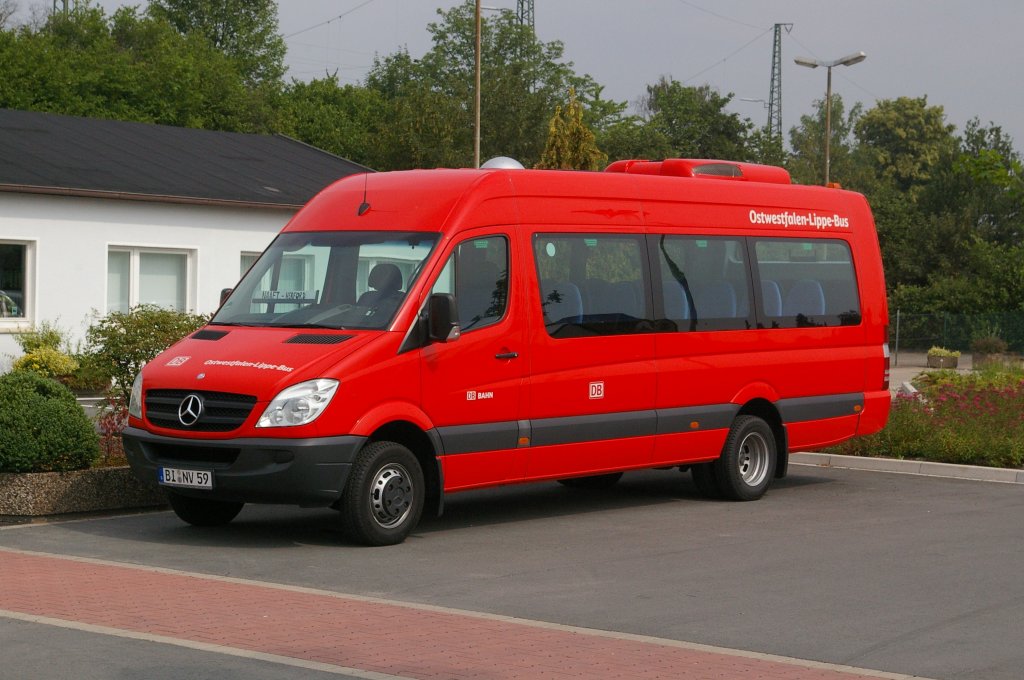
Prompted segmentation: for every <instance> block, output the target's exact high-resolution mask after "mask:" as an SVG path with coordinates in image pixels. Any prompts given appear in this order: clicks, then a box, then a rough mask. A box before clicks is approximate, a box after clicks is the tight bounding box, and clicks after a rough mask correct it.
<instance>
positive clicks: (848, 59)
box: [793, 52, 868, 186]
mask: <svg viewBox="0 0 1024 680" xmlns="http://www.w3.org/2000/svg"><path fill="white" fill-rule="evenodd" d="M867 58H868V55H866V54H864V53H863V52H854V53H853V54H848V55H846V56H845V57H843V58H842V59H835V60H833V61H822V60H820V59H809V58H807V57H797V58H796V59H794V60H793V61H795V62H796V63H797V65H798V66H806V67H807V68H818V67H819V66H824V67H825V68H826V69H827V70H828V86H827V87H826V89H825V186H828V182H829V171H830V169H831V168H830V165H831V158H830V157H829V152H830V150H831V146H832V67H833V66H853V65H854V64H859V63H860V62H862V61H864V60H865V59H867Z"/></svg>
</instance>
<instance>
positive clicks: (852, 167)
mask: <svg viewBox="0 0 1024 680" xmlns="http://www.w3.org/2000/svg"><path fill="white" fill-rule="evenodd" d="M814 108H815V110H814V113H813V114H811V115H803V116H800V125H798V126H797V127H794V128H792V129H790V131H789V144H790V147H792V149H793V151H792V153H791V154H790V156H789V159H788V162H787V163H786V167H787V168H788V169H789V172H790V174H791V175H792V176H793V180H794V181H796V182H798V183H799V184H821V183H822V181H823V180H824V177H825V100H824V99H819V100H817V101H815V102H814ZM862 109H863V107H862V106H861V105H860V104H859V103H858V104H854V105H853V106H852V107H851V108H850V112H849V113H848V114H847V113H846V106H845V104H844V103H843V98H842V97H841V96H840V95H838V94H834V95H832V119H831V123H832V125H831V128H832V134H831V137H832V139H831V143H830V145H829V159H830V163H829V165H830V172H829V175H830V178H831V180H832V181H834V182H838V183H839V184H841V185H842V186H843V187H846V188H851V189H858V190H860V191H865V190H866V189H867V186H865V185H866V183H867V177H866V176H865V174H864V172H863V170H862V168H861V167H859V165H858V161H859V159H857V158H856V157H855V155H854V149H855V148H856V140H855V139H854V138H853V130H854V128H855V127H856V124H857V121H858V120H859V119H860V116H861V112H862Z"/></svg>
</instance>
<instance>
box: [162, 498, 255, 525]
mask: <svg viewBox="0 0 1024 680" xmlns="http://www.w3.org/2000/svg"><path fill="white" fill-rule="evenodd" d="M167 501H168V502H169V503H170V504H171V510H174V514H175V515H177V516H178V518H179V519H181V520H182V521H184V522H188V523H189V524H191V525H192V526H196V527H219V526H222V525H224V524H227V523H228V522H230V521H231V520H233V519H234V518H235V517H237V516H238V513H240V512H241V511H242V506H244V505H245V503H237V502H231V501H218V500H214V499H212V498H197V497H195V496H183V495H182V494H179V493H175V492H173V491H168V492H167Z"/></svg>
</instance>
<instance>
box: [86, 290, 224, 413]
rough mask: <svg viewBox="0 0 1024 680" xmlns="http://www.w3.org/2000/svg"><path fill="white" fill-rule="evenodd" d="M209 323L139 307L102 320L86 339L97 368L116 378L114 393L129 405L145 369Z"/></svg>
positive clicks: (152, 308)
mask: <svg viewBox="0 0 1024 680" xmlns="http://www.w3.org/2000/svg"><path fill="white" fill-rule="evenodd" d="M206 321H207V317H205V316H198V315H195V314H188V313H186V312H177V311H174V310H171V309H163V308H161V307H156V306H153V305H139V306H138V307H135V308H133V309H132V310H131V311H129V312H112V313H110V314H108V315H107V316H105V317H103V318H102V319H99V320H98V321H96V323H94V324H93V325H91V326H90V327H89V329H88V330H87V331H86V339H87V342H88V345H89V351H90V353H91V354H92V355H93V356H94V357H95V359H96V362H97V366H98V367H99V368H100V370H102V371H103V372H105V373H107V374H108V375H110V377H111V378H113V380H114V392H115V393H116V394H118V395H119V396H121V397H123V398H124V401H125V403H128V398H129V396H130V394H131V390H132V382H133V381H134V380H135V376H136V375H137V374H138V372H139V371H140V370H142V367H143V365H145V364H146V362H148V361H150V360H152V359H153V358H154V357H155V356H156V355H157V354H159V353H160V352H162V351H164V350H165V349H167V348H168V347H170V346H171V345H173V344H174V343H176V342H177V341H178V340H180V339H182V338H183V337H185V336H186V335H188V334H189V333H191V332H192V331H194V330H196V329H197V328H199V327H200V326H202V325H204V324H205V323H206Z"/></svg>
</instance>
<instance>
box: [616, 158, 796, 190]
mask: <svg viewBox="0 0 1024 680" xmlns="http://www.w3.org/2000/svg"><path fill="white" fill-rule="evenodd" d="M604 171H605V172H624V173H627V174H631V175H662V176H666V177H703V178H714V179H728V180H734V181H740V182H768V183H771V184H791V183H792V182H791V181H790V178H789V173H788V172H787V171H786V170H785V169H783V168H779V167H776V166H774V165H759V164H757V163H738V162H736V161H716V160H698V159H692V158H667V159H665V160H663V161H641V160H626V161H616V162H614V163H612V164H611V165H609V166H608V167H607V168H605V170H604Z"/></svg>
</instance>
